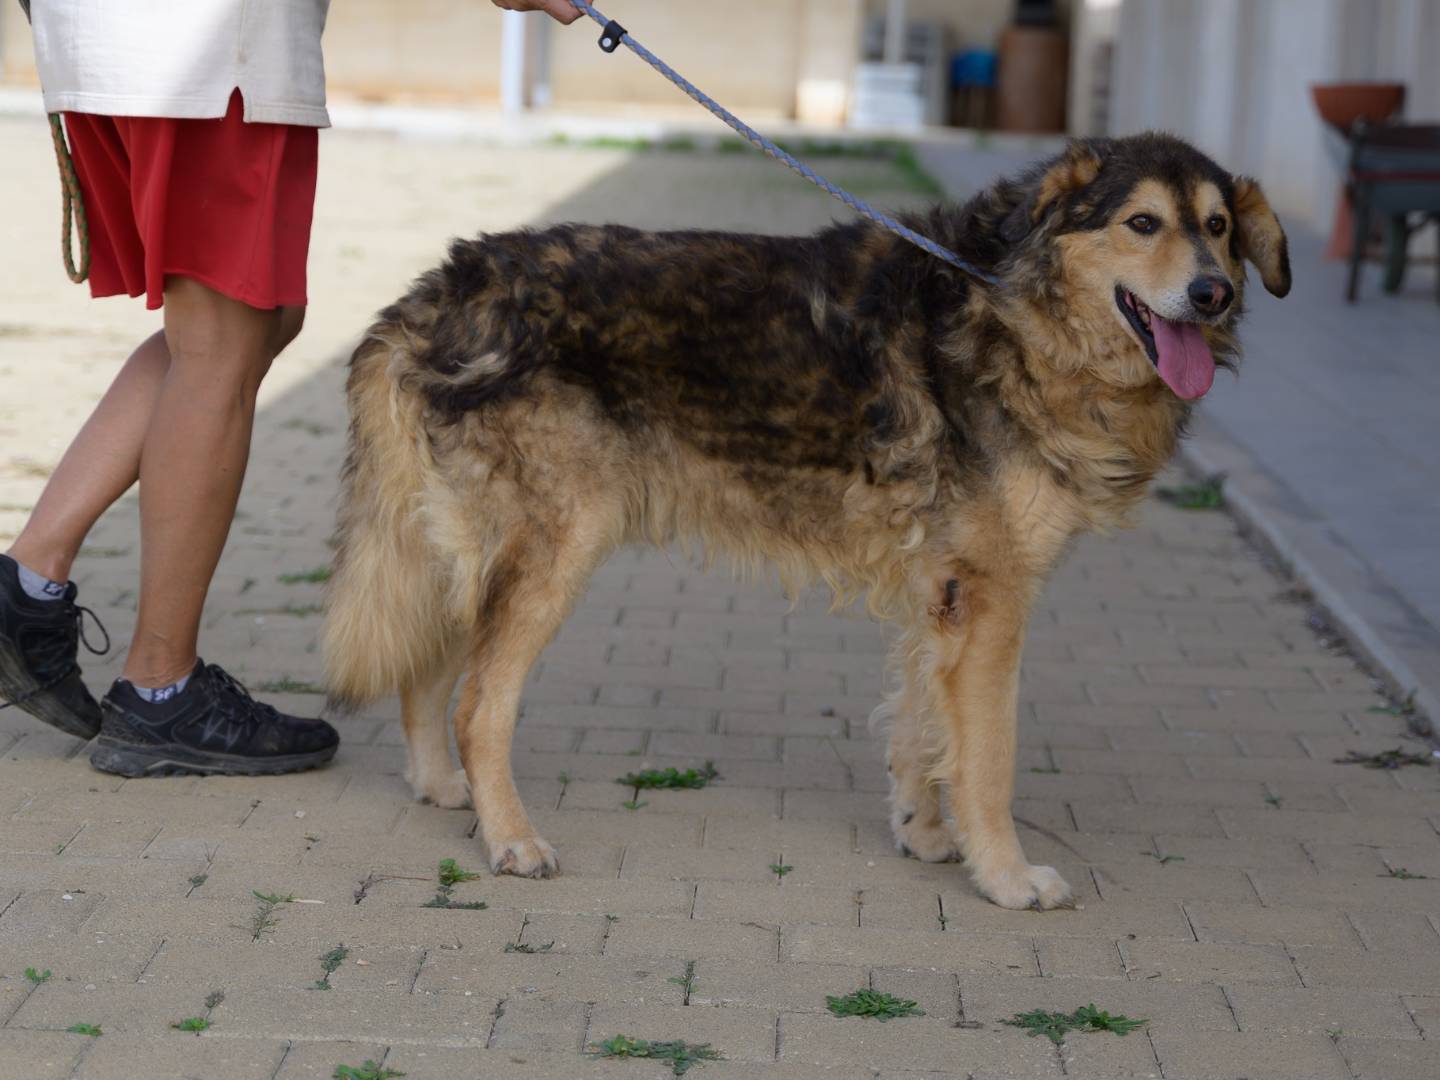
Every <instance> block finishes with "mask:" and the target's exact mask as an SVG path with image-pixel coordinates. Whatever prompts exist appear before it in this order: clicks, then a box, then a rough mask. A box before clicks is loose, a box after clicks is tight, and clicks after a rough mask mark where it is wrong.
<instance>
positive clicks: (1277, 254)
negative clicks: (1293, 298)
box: [1235, 176, 1290, 296]
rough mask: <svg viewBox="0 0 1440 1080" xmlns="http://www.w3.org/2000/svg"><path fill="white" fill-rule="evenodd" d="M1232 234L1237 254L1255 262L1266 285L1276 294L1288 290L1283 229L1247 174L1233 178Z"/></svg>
mask: <svg viewBox="0 0 1440 1080" xmlns="http://www.w3.org/2000/svg"><path fill="white" fill-rule="evenodd" d="M1235 236H1236V239H1237V240H1239V242H1240V254H1241V255H1242V256H1243V257H1244V258H1247V259H1249V260H1250V261H1251V262H1252V263H1254V264H1255V267H1256V269H1257V270H1259V271H1260V280H1261V281H1263V282H1264V283H1265V288H1266V289H1268V290H1269V291H1270V292H1271V293H1272V294H1274V295H1275V296H1284V295H1285V294H1286V293H1288V292H1289V291H1290V249H1289V246H1288V245H1287V244H1286V242H1285V230H1284V229H1282V228H1281V227H1280V219H1279V218H1277V217H1276V216H1275V211H1274V210H1271V209H1270V203H1269V202H1268V201H1266V199H1265V193H1264V192H1263V191H1261V190H1260V185H1259V184H1258V183H1256V182H1255V181H1254V180H1252V179H1250V177H1248V176H1237V177H1236V178H1235Z"/></svg>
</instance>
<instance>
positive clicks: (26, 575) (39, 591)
mask: <svg viewBox="0 0 1440 1080" xmlns="http://www.w3.org/2000/svg"><path fill="white" fill-rule="evenodd" d="M15 565H16V566H17V567H18V568H19V570H20V588H21V589H23V590H24V591H25V595H26V596H28V597H30V599H32V600H63V599H65V582H63V581H51V580H50V579H49V578H47V577H46V576H45V575H44V574H37V573H36V572H35V571H34V570H31V569H30V568H29V567H28V566H26V565H25V564H24V563H18V562H17V563H16V564H15Z"/></svg>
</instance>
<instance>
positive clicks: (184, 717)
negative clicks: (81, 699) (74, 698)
mask: <svg viewBox="0 0 1440 1080" xmlns="http://www.w3.org/2000/svg"><path fill="white" fill-rule="evenodd" d="M100 705H101V709H102V711H103V714H104V720H103V724H102V726H101V730H100V738H99V739H98V740H97V741H96V744H95V751H94V753H92V754H91V755H90V764H91V765H94V766H95V768H97V769H100V770H101V771H103V772H109V773H119V774H120V775H121V776H175V775H179V774H182V773H202V774H208V773H223V774H225V775H227V776H232V775H239V776H268V775H273V774H275V773H288V772H298V771H299V770H301V769H313V768H315V767H316V766H318V765H324V764H325V763H326V762H327V761H329V760H330V759H331V758H332V757H334V756H335V749H336V747H338V746H339V745H340V733H339V732H337V731H336V730H335V729H334V728H333V727H331V726H330V725H329V724H327V723H326V722H325V721H324V720H305V719H301V718H300V717H298V716H286V715H285V714H284V713H282V712H280V711H279V710H278V709H275V708H274V707H272V706H270V705H266V704H264V703H263V702H259V701H256V700H255V699H254V698H252V697H251V696H250V694H249V692H248V691H247V690H246V689H245V688H244V687H243V686H241V685H240V684H239V683H238V682H236V681H235V679H233V678H232V677H231V676H230V675H228V674H227V673H226V672H225V671H224V670H222V669H221V667H220V666H219V665H218V664H207V663H205V661H203V660H199V661H196V663H195V671H194V672H193V673H192V674H191V676H190V681H189V682H188V683H186V684H185V689H184V690H182V691H181V692H180V693H178V694H176V695H175V696H174V697H172V698H170V699H169V700H168V701H157V702H151V701H146V700H145V699H144V698H142V697H141V696H140V695H139V694H137V693H136V692H135V688H134V687H133V686H131V685H130V684H129V683H128V682H126V681H125V680H124V679H117V680H116V681H115V684H114V685H113V686H111V687H110V692H109V693H108V694H106V695H105V699H104V701H102V702H101V703H100Z"/></svg>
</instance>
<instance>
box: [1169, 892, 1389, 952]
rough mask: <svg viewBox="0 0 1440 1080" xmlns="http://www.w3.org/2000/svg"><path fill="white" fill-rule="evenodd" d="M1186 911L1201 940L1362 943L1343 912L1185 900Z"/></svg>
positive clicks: (1276, 942)
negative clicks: (1190, 901) (1187, 901)
mask: <svg viewBox="0 0 1440 1080" xmlns="http://www.w3.org/2000/svg"><path fill="white" fill-rule="evenodd" d="M1185 913H1186V914H1187V915H1188V916H1189V918H1190V926H1191V927H1192V929H1193V930H1194V931H1195V936H1196V937H1197V938H1198V939H1199V940H1200V941H1205V942H1218V943H1222V944H1223V943H1231V944H1241V943H1249V944H1277V945H1278V944H1284V943H1288V944H1291V945H1329V946H1339V947H1341V948H1346V947H1352V946H1355V945H1357V944H1360V943H1361V942H1360V938H1359V936H1358V935H1357V933H1356V931H1355V928H1354V927H1353V926H1352V925H1351V924H1350V922H1349V920H1347V919H1346V918H1345V914H1344V912H1341V911H1333V910H1323V909H1316V908H1306V907H1261V906H1260V905H1259V904H1254V903H1248V904H1247V903H1236V904H1230V903H1215V902H1205V903H1198V902H1197V903H1186V905H1185Z"/></svg>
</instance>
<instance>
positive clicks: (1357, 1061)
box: [1339, 1036, 1440, 1080]
mask: <svg viewBox="0 0 1440 1080" xmlns="http://www.w3.org/2000/svg"><path fill="white" fill-rule="evenodd" d="M1339 1048H1340V1053H1341V1054H1343V1055H1344V1056H1345V1060H1346V1062H1347V1063H1348V1064H1349V1066H1350V1072H1351V1074H1352V1075H1353V1076H1354V1078H1355V1080H1434V1077H1435V1076H1437V1075H1440V1043H1432V1042H1426V1043H1412V1042H1398V1041H1395V1040H1391V1039H1383V1040H1382V1039H1358V1038H1349V1037H1348V1036H1347V1037H1345V1038H1342V1039H1340V1040H1339Z"/></svg>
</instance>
